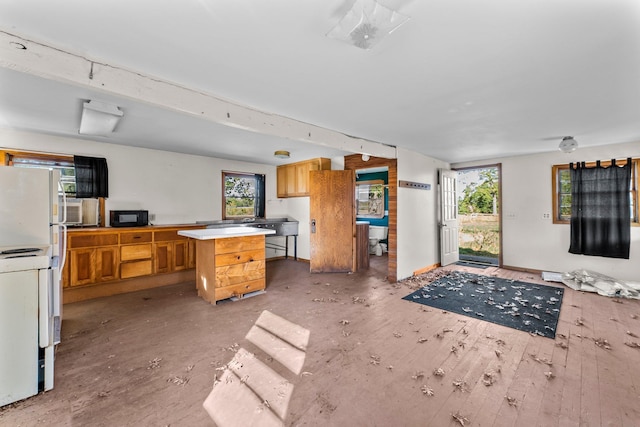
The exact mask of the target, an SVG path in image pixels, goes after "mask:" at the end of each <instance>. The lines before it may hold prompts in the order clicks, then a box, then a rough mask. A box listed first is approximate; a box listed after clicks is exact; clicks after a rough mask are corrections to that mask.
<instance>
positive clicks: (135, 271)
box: [120, 259, 152, 279]
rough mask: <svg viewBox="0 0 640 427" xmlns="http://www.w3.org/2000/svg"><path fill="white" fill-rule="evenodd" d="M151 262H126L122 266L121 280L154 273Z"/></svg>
mask: <svg viewBox="0 0 640 427" xmlns="http://www.w3.org/2000/svg"><path fill="white" fill-rule="evenodd" d="M151 267H152V265H151V260H150V259H149V260H145V261H133V262H124V263H122V264H120V278H121V279H128V278H131V277H138V276H146V275H148V274H151V272H152V268H151Z"/></svg>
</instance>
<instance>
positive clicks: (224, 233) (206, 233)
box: [178, 227, 276, 240]
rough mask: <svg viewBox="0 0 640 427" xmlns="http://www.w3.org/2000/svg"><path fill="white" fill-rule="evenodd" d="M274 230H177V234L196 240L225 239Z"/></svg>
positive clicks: (267, 232)
mask: <svg viewBox="0 0 640 427" xmlns="http://www.w3.org/2000/svg"><path fill="white" fill-rule="evenodd" d="M275 233H276V232H275V230H269V229H265V228H256V227H226V228H205V229H200V230H178V234H179V235H181V236H185V237H191V238H192V239H198V240H210V239H227V238H230V237H246V236H259V235H267V234H275Z"/></svg>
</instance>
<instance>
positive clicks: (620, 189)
mask: <svg viewBox="0 0 640 427" xmlns="http://www.w3.org/2000/svg"><path fill="white" fill-rule="evenodd" d="M570 169H571V172H570V173H571V246H570V248H569V252H571V253H572V254H583V255H594V256H603V257H610V258H624V259H629V245H630V241H631V206H630V201H629V183H630V181H631V159H627V163H626V165H624V166H622V167H620V166H616V161H615V160H612V161H611V166H609V167H603V166H601V165H600V161H598V162H597V164H596V166H595V167H589V168H587V167H585V164H584V162H582V163H577V164H576V165H575V166H574V164H573V163H571V164H570Z"/></svg>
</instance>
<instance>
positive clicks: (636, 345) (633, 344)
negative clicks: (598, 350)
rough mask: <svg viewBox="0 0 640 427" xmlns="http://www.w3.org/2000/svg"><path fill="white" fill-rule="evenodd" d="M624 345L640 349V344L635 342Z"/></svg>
mask: <svg viewBox="0 0 640 427" xmlns="http://www.w3.org/2000/svg"><path fill="white" fill-rule="evenodd" d="M624 345H626V346H627V347H631V348H640V343H637V342H635V341H627V342H625V343H624Z"/></svg>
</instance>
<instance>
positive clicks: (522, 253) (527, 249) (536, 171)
mask: <svg viewBox="0 0 640 427" xmlns="http://www.w3.org/2000/svg"><path fill="white" fill-rule="evenodd" d="M639 156H640V143H631V144H618V145H608V146H601V147H592V148H589V147H584V148H578V150H576V151H575V152H574V153H571V154H565V153H561V152H560V151H557V152H552V153H543V154H536V155H530V156H518V157H508V158H500V159H492V160H485V161H482V162H470V163H457V164H454V165H451V166H452V167H453V168H460V167H468V166H478V165H488V164H495V163H501V164H502V220H503V221H502V225H503V229H502V239H503V247H502V252H503V263H504V265H505V266H513V267H521V268H531V269H536V270H543V271H557V272H565V271H572V270H575V269H579V268H586V269H589V270H593V271H597V272H599V273H602V274H606V275H608V276H613V277H615V278H618V279H622V280H640V227H632V228H631V251H630V259H628V260H621V259H613V258H604V257H592V256H583V255H574V254H570V253H569V252H568V250H569V240H570V226H569V225H568V224H553V221H552V220H551V219H543V214H545V213H552V187H551V167H552V166H553V165H556V164H566V163H569V162H577V161H595V160H608V159H612V158H626V157H639Z"/></svg>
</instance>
